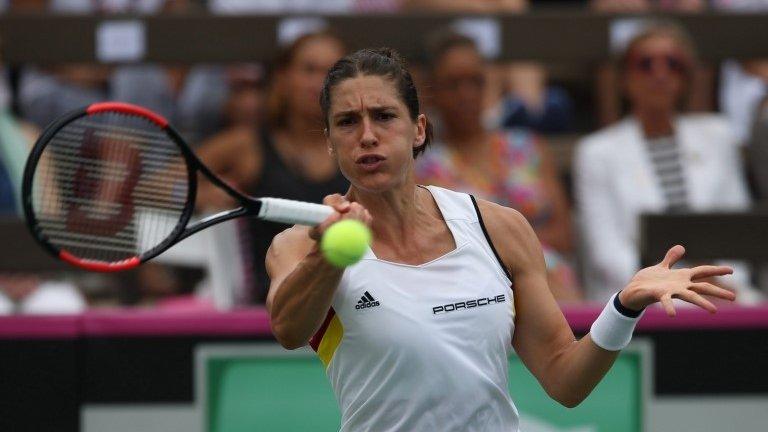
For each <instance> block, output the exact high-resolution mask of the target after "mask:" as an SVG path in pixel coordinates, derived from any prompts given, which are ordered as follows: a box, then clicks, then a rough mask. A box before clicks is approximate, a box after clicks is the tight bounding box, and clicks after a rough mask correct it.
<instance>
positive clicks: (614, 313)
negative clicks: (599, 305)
mask: <svg viewBox="0 0 768 432" xmlns="http://www.w3.org/2000/svg"><path fill="white" fill-rule="evenodd" d="M618 295H619V293H616V294H614V295H613V297H611V299H610V300H609V301H608V304H607V305H605V308H604V309H603V311H602V312H601V313H600V316H598V317H597V319H596V320H595V322H594V323H592V329H591V330H590V332H589V336H590V338H592V342H594V343H595V345H597V346H599V347H600V348H603V349H605V350H608V351H620V350H622V349H623V348H624V347H626V346H627V345H628V344H629V341H630V340H631V339H632V332H633V331H634V330H635V324H637V321H638V320H640V318H641V317H642V316H643V312H645V311H643V312H641V313H640V315H638V316H637V317H635V318H632V317H628V316H626V315H623V314H621V313H620V312H619V311H618V310H617V309H616V306H615V305H614V301H615V300H616V296H618Z"/></svg>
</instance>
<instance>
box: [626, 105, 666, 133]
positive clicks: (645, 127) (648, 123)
mask: <svg viewBox="0 0 768 432" xmlns="http://www.w3.org/2000/svg"><path fill="white" fill-rule="evenodd" d="M634 114H635V117H636V118H637V120H638V121H639V122H640V127H641V129H642V131H643V136H645V137H646V138H658V137H662V136H668V135H672V134H673V133H674V126H673V120H674V114H675V113H674V111H673V110H672V109H670V110H660V109H657V108H653V109H639V108H637V109H635V110H634Z"/></svg>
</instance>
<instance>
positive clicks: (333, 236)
mask: <svg viewBox="0 0 768 432" xmlns="http://www.w3.org/2000/svg"><path fill="white" fill-rule="evenodd" d="M370 243H371V230H369V229H368V227H367V226H365V224H364V223H362V222H360V221H359V220H355V219H345V220H342V221H339V222H336V223H335V224H333V225H331V226H330V227H328V229H327V230H325V234H323V238H322V239H321V240H320V250H321V251H323V256H325V259H326V260H328V262H330V263H331V264H333V265H335V266H336V267H339V268H344V267H347V266H350V265H352V264H354V263H356V262H358V261H360V258H362V257H363V255H365V251H366V250H367V249H368V245H369V244H370Z"/></svg>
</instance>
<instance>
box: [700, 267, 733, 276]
mask: <svg viewBox="0 0 768 432" xmlns="http://www.w3.org/2000/svg"><path fill="white" fill-rule="evenodd" d="M731 273H733V269H732V268H730V267H728V266H713V265H703V266H698V267H694V268H692V269H691V274H692V277H691V279H706V278H709V277H713V276H725V275H729V274H731Z"/></svg>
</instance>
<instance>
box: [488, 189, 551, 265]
mask: <svg viewBox="0 0 768 432" xmlns="http://www.w3.org/2000/svg"><path fill="white" fill-rule="evenodd" d="M477 207H478V209H479V210H480V214H481V215H482V217H483V224H484V225H485V229H486V230H487V231H488V235H489V236H490V238H491V241H492V242H493V246H494V247H495V248H496V250H497V251H498V253H499V255H500V257H501V259H502V261H503V262H504V265H505V266H506V267H507V268H508V269H509V270H510V271H511V272H512V274H513V275H514V274H516V273H517V272H518V271H519V270H520V269H523V268H530V265H531V264H532V263H533V262H535V261H537V260H540V259H543V258H542V252H541V245H540V243H539V240H538V238H537V237H536V233H534V231H533V228H532V227H531V225H530V224H529V223H528V220H526V219H525V216H523V215H522V214H521V213H520V212H519V211H517V210H515V209H512V208H509V207H504V206H502V205H499V204H496V203H493V202H490V201H486V200H481V199H478V200H477Z"/></svg>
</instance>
